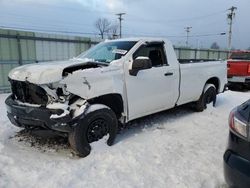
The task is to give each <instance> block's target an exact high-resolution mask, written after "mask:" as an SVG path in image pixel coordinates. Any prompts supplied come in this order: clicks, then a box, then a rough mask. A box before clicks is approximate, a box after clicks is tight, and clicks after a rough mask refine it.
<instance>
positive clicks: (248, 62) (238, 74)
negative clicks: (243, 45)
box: [227, 51, 250, 89]
mask: <svg viewBox="0 0 250 188" xmlns="http://www.w3.org/2000/svg"><path fill="white" fill-rule="evenodd" d="M227 67H228V69H227V77H228V84H229V85H228V86H229V88H238V89H244V88H250V51H233V52H232V54H231V56H230V58H229V60H228V62H227Z"/></svg>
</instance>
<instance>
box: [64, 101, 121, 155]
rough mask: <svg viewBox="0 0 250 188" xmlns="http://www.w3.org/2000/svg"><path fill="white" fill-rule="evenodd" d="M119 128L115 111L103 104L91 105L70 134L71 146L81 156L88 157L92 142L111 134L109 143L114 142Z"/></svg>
mask: <svg viewBox="0 0 250 188" xmlns="http://www.w3.org/2000/svg"><path fill="white" fill-rule="evenodd" d="M117 130H118V122H117V118H116V115H115V113H114V112H113V111H112V110H111V109H110V108H109V107H107V106H105V105H102V104H94V105H91V106H90V107H89V108H88V110H87V111H86V113H85V115H84V116H83V118H81V119H80V120H79V122H78V125H77V126H76V127H75V128H74V130H73V131H72V132H71V133H70V134H69V137H68V139H69V143H70V146H71V148H72V149H73V150H74V151H75V152H76V154H77V155H78V156H80V157H86V156H87V155H89V153H90V151H91V146H90V143H92V142H95V141H98V140H99V139H101V138H102V137H104V136H105V135H107V134H109V138H108V140H107V144H108V145H109V146H111V145H112V144H113V143H114V140H115V137H116V133H117Z"/></svg>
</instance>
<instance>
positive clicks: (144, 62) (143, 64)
mask: <svg viewBox="0 0 250 188" xmlns="http://www.w3.org/2000/svg"><path fill="white" fill-rule="evenodd" d="M151 67H152V62H151V60H150V59H149V58H148V57H142V56H139V57H137V58H136V59H135V60H134V61H133V64H132V69H130V70H129V74H130V75H132V76H137V73H138V72H139V71H140V70H144V69H150V68H151Z"/></svg>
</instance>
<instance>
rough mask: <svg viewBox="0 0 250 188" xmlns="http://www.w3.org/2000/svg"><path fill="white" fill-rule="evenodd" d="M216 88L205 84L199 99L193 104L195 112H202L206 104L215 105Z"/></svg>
mask: <svg viewBox="0 0 250 188" xmlns="http://www.w3.org/2000/svg"><path fill="white" fill-rule="evenodd" d="M216 95H217V92H216V87H215V86H214V85H213V84H206V85H205V87H204V90H203V93H202V95H201V96H200V99H199V100H198V101H197V102H196V103H195V110H196V111H197V112H202V111H203V110H205V109H206V108H207V104H209V103H211V102H213V105H215V103H216Z"/></svg>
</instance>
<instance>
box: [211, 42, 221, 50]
mask: <svg viewBox="0 0 250 188" xmlns="http://www.w3.org/2000/svg"><path fill="white" fill-rule="evenodd" d="M210 48H211V49H220V46H219V45H218V44H217V42H214V43H213V44H212V45H211V47H210Z"/></svg>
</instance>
